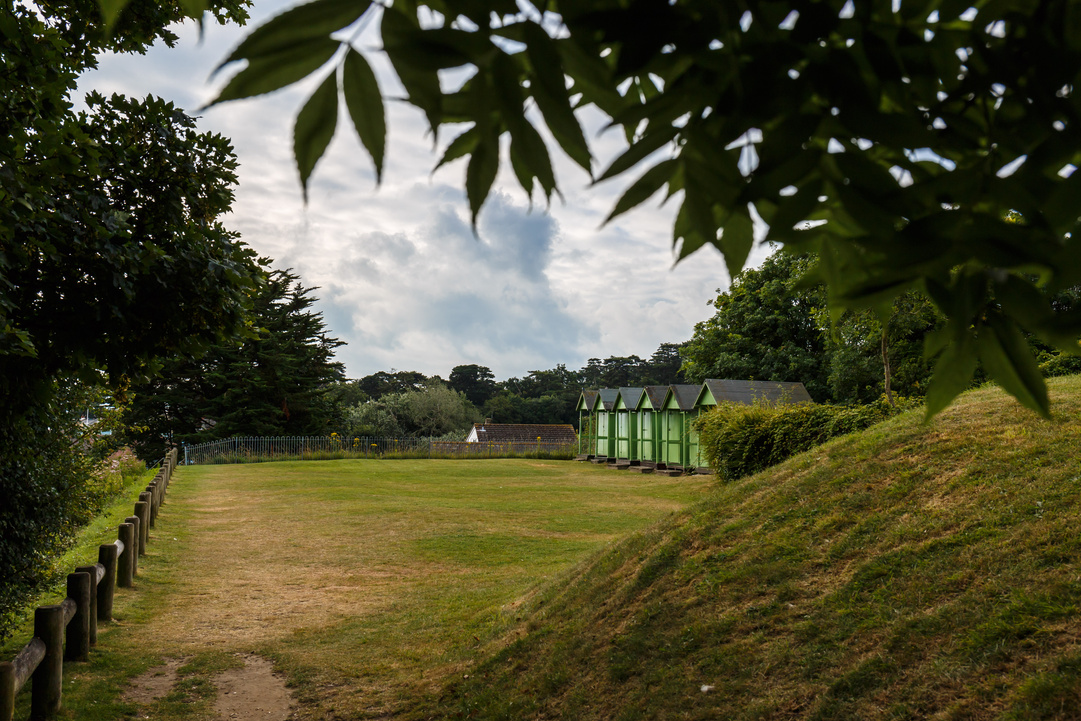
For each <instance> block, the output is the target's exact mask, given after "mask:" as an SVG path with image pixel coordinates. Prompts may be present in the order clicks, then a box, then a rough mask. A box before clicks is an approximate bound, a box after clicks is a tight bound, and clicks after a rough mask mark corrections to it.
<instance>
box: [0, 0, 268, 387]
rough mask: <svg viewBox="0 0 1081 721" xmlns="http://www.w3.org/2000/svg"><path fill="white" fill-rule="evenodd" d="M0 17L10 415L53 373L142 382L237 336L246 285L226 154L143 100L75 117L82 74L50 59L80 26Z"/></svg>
mask: <svg viewBox="0 0 1081 721" xmlns="http://www.w3.org/2000/svg"><path fill="white" fill-rule="evenodd" d="M45 5H46V7H47V8H50V9H51V10H54V11H59V10H61V9H64V8H63V7H60V6H56V7H54V6H53V5H51V4H49V3H46V4H45ZM5 17H6V18H7V19H8V22H9V24H12V25H14V27H13V28H8V29H9V30H11V31H12V32H14V33H15V35H14V36H13V37H12V38H10V43H9V44H5V45H4V49H3V50H2V51H0V52H2V57H0V61H2V63H3V65H4V67H5V68H6V72H5V73H0V76H3V77H2V79H0V91H2V92H3V97H4V98H5V103H4V104H3V105H2V106H0V113H2V114H3V125H4V126H5V127H7V128H10V129H11V130H10V133H9V134H8V135H7V137H6V139H4V140H0V164H2V172H0V247H3V248H4V249H5V252H4V253H3V254H0V398H3V399H4V401H5V402H6V403H13V404H15V405H18V406H21V405H22V404H23V403H25V402H28V401H31V400H32V399H35V398H39V397H41V396H42V394H47V393H48V390H49V388H50V382H51V380H50V379H51V378H53V377H55V376H58V375H61V374H63V375H75V376H77V377H80V378H82V379H84V380H86V381H88V382H98V381H99V380H100V377H99V374H98V371H99V370H100V369H104V370H105V371H107V373H108V375H109V378H110V379H111V381H112V382H114V383H117V382H120V380H121V379H123V378H124V377H125V376H131V377H136V376H144V375H146V374H147V372H148V370H151V369H152V368H153V361H154V359H155V358H156V357H157V356H159V355H162V354H166V353H176V352H198V351H199V350H201V349H203V348H205V347H206V345H207V343H208V342H209V341H211V340H213V339H215V338H218V337H222V336H225V335H233V334H236V333H238V332H241V331H242V330H243V320H244V313H245V310H246V307H247V305H248V301H247V292H248V290H249V289H250V288H251V287H252V286H253V285H254V282H255V278H256V277H257V276H258V274H259V272H258V269H257V267H256V265H255V262H254V253H253V252H252V251H251V250H250V249H249V248H247V247H246V246H244V245H243V244H242V243H239V242H238V241H237V239H236V236H235V234H233V233H231V232H229V231H227V230H226V229H225V228H224V226H223V225H222V224H221V223H220V221H219V218H220V216H221V215H222V214H223V213H225V212H227V211H228V210H229V207H230V204H231V203H232V199H233V194H232V185H233V184H234V183H235V181H236V175H235V172H234V171H235V168H236V160H235V158H234V156H233V154H232V148H231V147H230V145H229V143H228V142H227V141H226V140H225V139H224V138H222V137H221V136H216V135H212V134H210V133H198V132H196V130H195V120H194V119H193V118H190V117H188V116H187V115H185V114H184V113H182V112H181V111H180V110H178V109H177V108H175V107H174V106H173V105H172V104H171V103H166V102H164V101H162V100H159V99H156V98H147V99H145V100H142V101H135V100H129V99H127V98H123V97H120V96H113V97H111V98H108V99H107V98H105V97H103V96H101V95H98V94H96V93H90V94H89V95H88V97H87V105H88V106H89V108H90V110H89V111H88V112H87V113H80V114H76V113H74V112H72V111H71V110H70V106H69V103H68V97H69V95H70V93H71V91H72V89H73V88H74V82H75V76H76V72H77V71H79V70H81V69H83V68H84V67H85V66H86V64H87V63H88V62H89V61H88V60H87V59H86V58H83V57H81V56H80V55H79V52H80V48H79V47H75V46H70V45H66V44H65V37H67V35H68V34H70V33H71V32H75V31H74V30H72V27H73V24H75V23H77V22H79V20H78V19H77V18H66V17H56V16H50V17H49V19H50V22H51V24H48V25H47V24H45V23H42V22H41V21H40V20H39V19H37V17H36V15H35V14H34V11H33V10H27V9H26V8H23V7H21V6H19V7H16V8H15V9H14V12H13V13H12V12H10V11H8V12H6V13H5ZM84 39H85V38H84ZM114 44H115V43H114ZM140 47H141V46H140ZM43 68H44V71H43V70H42V69H43Z"/></svg>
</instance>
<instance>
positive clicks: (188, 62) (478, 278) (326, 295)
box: [80, 2, 764, 379]
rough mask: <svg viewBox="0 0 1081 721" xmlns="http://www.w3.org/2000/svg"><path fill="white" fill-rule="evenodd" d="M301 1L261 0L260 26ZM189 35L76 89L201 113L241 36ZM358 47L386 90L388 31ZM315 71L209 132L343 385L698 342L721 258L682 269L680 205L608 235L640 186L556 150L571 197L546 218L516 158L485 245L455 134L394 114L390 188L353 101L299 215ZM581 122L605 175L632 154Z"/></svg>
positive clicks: (491, 210) (400, 110)
mask: <svg viewBox="0 0 1081 721" xmlns="http://www.w3.org/2000/svg"><path fill="white" fill-rule="evenodd" d="M291 4H292V3H289V2H256V4H255V6H254V8H252V21H251V22H250V23H249V28H250V27H253V24H254V23H258V22H260V21H261V20H264V19H266V18H268V17H270V16H272V15H274V14H276V13H278V12H281V11H282V10H283V9H285V8H287V7H289V6H290V5H291ZM178 33H179V35H180V36H181V40H180V43H179V44H178V46H177V47H176V48H173V49H169V48H166V47H164V46H162V47H155V48H154V49H152V50H151V51H150V52H149V53H148V54H147V55H145V56H117V57H104V58H102V59H101V63H100V67H99V69H98V70H96V71H94V72H93V73H90V74H88V75H87V76H86V77H84V78H83V79H82V82H81V84H80V88H81V90H89V89H97V90H99V91H101V92H119V93H124V94H127V95H133V96H138V97H142V96H145V95H147V94H154V95H158V96H161V97H163V98H165V99H167V100H171V101H173V102H174V103H176V104H177V105H178V106H180V107H181V108H183V109H185V110H187V111H188V112H189V113H192V114H196V111H197V110H198V108H200V107H202V106H203V105H205V104H206V103H207V102H208V101H209V100H210V99H212V98H213V97H214V95H215V93H216V90H217V89H218V88H219V87H220V85H221V84H222V83H223V82H224V81H225V79H227V78H228V75H229V73H227V72H223V73H222V74H220V76H219V77H215V78H214V80H213V81H211V80H210V79H209V76H210V74H211V71H212V70H213V69H214V67H215V66H216V65H217V64H218V63H219V62H221V60H222V59H224V58H225V57H226V56H227V55H228V53H229V52H230V51H231V50H232V48H233V47H235V45H236V44H237V43H239V42H240V40H241V39H242V38H243V36H244V33H245V30H244V29H243V28H237V27H220V26H217V25H215V24H212V23H208V24H207V25H206V28H205V34H204V37H203V40H202V42H201V43H200V42H199V33H198V30H197V28H196V26H195V25H194V24H193V23H189V24H187V25H186V26H184V27H182V28H180V29H179V31H178ZM360 48H361V49H362V50H363V51H365V52H366V53H367V55H368V56H369V59H370V60H371V61H372V63H373V66H374V67H375V69H376V73H377V75H378V76H379V79H380V82H381V84H382V87H383V88H384V92H385V93H386V94H388V95H393V94H394V93H396V92H397V91H398V89H397V87H396V81H395V80H394V78H393V74H392V73H391V72H390V70H389V63H387V62H386V60H385V58H383V57H382V56H381V54H380V53H379V51H378V38H377V37H376V36H374V35H373V34H372V33H370V32H366V34H365V35H363V36H362V37H361V41H360ZM320 79H321V77H316V80H315V81H314V82H313V81H311V80H309V81H308V82H307V83H306V84H303V85H302V86H300V87H298V88H294V89H287V90H284V91H280V92H278V93H274V94H272V95H269V96H265V97H263V98H258V99H252V100H243V101H235V102H231V103H226V104H223V105H221V106H215V107H212V108H209V109H207V110H205V111H202V112H201V113H198V114H199V115H200V120H199V126H200V128H201V129H203V130H206V131H211V132H215V133H221V134H222V135H225V136H227V137H229V138H231V139H232V140H233V144H234V146H235V148H236V152H237V156H238V158H239V161H240V171H239V176H240V185H239V188H238V189H237V197H236V202H235V203H234V206H233V212H232V214H231V215H230V216H229V217H228V218H227V219H226V223H227V225H229V227H231V228H232V229H233V230H236V231H238V232H240V233H241V235H242V237H243V240H244V242H246V243H247V244H248V245H250V246H252V247H253V248H255V249H256V250H257V251H258V252H259V253H260V254H262V255H267V256H270V257H271V258H273V259H274V261H275V263H274V265H275V266H276V267H279V268H289V267H291V268H293V270H294V272H296V273H298V274H299V275H300V276H301V278H302V280H303V282H304V284H305V285H308V286H318V287H319V288H320V289H319V290H318V291H316V295H317V296H318V297H319V298H320V302H319V309H320V310H321V311H322V312H323V316H324V319H325V320H326V322H327V325H328V326H329V328H330V331H331V333H332V335H335V336H337V337H338V338H340V339H341V340H344V341H346V343H347V344H348V345H347V346H344V347H342V348H340V349H339V350H338V359H339V360H341V361H342V362H343V363H345V366H346V372H347V374H348V375H349V376H350V377H353V378H359V377H361V376H364V375H368V374H370V373H373V372H375V371H378V370H390V369H392V368H394V369H398V370H418V371H421V372H423V373H425V374H429V375H431V374H440V375H442V376H444V377H446V376H447V375H448V374H449V372H450V369H451V368H452V367H454V366H456V365H459V364H464V363H479V364H481V365H486V366H488V367H490V368H491V369H492V370H493V372H494V373H495V375H496V377H497V378H500V379H503V378H507V377H510V376H522V375H524V374H526V373H528V372H529V371H530V370H536V369H546V368H552V367H554V366H555V365H556V364H557V363H565V364H566V365H567V366H568V367H570V368H578V367H580V366H582V365H584V363H585V361H586V360H587V359H588V358H590V357H607V356H609V355H631V354H637V355H640V356H643V357H646V356H648V355H649V354H650V353H652V352H653V351H654V350H655V349H656V348H657V346H658V345H659V344H660V343H662V342H681V341H684V340H686V339H687V338H689V337H690V335H691V333H692V332H693V329H694V324H695V323H696V322H698V321H701V320H704V319H705V318H707V317H709V315H710V311H711V310H712V309H711V308H710V307H709V306H708V303H709V301H711V300H712V299H713V298H714V297H715V295H716V289H717V288H723V287H727V284H728V276H727V273H726V272H725V270H724V262H723V260H722V258H721V256H720V254H719V253H717V252H716V251H714V250H713V249H705V250H702V251H699V252H698V253H696V254H695V255H694V256H692V257H691V258H690V259H688V260H686V261H684V262H682V263H680V264H678V265H674V255H673V252H672V245H671V222H672V214H673V212H674V208H675V205H674V204H669V205H668V206H666V207H664V208H659V207H658V200H657V199H654V200H652V201H649V202H647V203H646V204H645V205H643V206H642V207H640V208H639V209H637V210H636V211H632V212H631V213H628V214H626V215H624V216H622V217H621V218H619V219H617V220H616V221H614V222H613V223H611V224H609V225H606V226H604V227H602V226H601V223H602V222H603V220H604V218H605V217H606V216H607V214H608V212H609V210H610V209H611V207H612V205H613V204H614V203H615V200H616V199H617V198H618V197H619V194H620V193H621V191H622V189H623V188H624V187H625V186H626V184H628V183H629V182H630V181H631V180H633V176H632V177H629V178H628V179H626V180H623V181H620V180H618V179H617V180H616V181H612V182H608V183H605V184H603V185H600V186H597V187H590V186H589V177H588V176H587V175H586V174H585V173H584V172H583V171H582V170H581V169H579V168H578V167H577V166H576V165H574V164H573V163H572V162H571V161H570V160H569V159H567V158H566V157H565V156H563V155H562V154H561V152H560V151H554V158H553V159H554V163H555V166H556V172H557V177H558V178H559V181H560V185H561V188H562V190H563V195H564V197H565V202H561V201H559V200H558V199H554V200H553V202H552V206H551V208H550V209H546V208H545V206H544V201H543V198H539V199H537V198H535V201H536V202H535V205H534V207H533V208H532V209H531V208H530V203H529V199H528V198H527V197H526V196H525V193H524V192H523V191H522V190H521V188H520V187H518V185H517V183H516V181H515V180H514V176H513V174H512V173H511V171H510V168H509V165H507V167H504V168H501V170H500V173H499V176H498V178H497V181H496V186H495V189H494V191H493V195H492V196H491V197H490V199H489V201H488V203H487V204H486V206H485V208H484V210H483V211H482V213H481V217H480V222H479V230H480V233H479V235H480V237H479V238H477V237H475V236H474V235H473V233H472V230H471V229H470V227H469V207H468V204H467V203H466V200H465V196H464V192H463V191H462V186H463V182H464V174H465V166H464V161H457V162H455V163H451V164H449V165H447V166H445V167H444V168H441V169H440V170H439V172H437V173H435V174H432V172H431V170H432V168H433V167H434V165H435V163H436V161H437V160H438V158H439V155H440V154H439V150H438V148H439V147H443V146H445V144H446V143H447V142H449V140H451V139H452V138H453V135H454V133H453V132H451V133H447V134H446V137H444V136H442V135H441V136H440V137H439V138H438V140H437V141H436V142H433V138H432V137H431V135H430V134H427V132H426V125H425V123H424V120H423V117H422V115H421V114H420V113H419V111H416V110H414V109H413V108H411V107H410V106H408V105H407V104H405V103H403V102H391V103H390V104H389V107H388V125H389V130H388V151H387V156H388V157H387V162H386V165H385V167H384V174H383V183H382V185H381V186H379V187H378V188H377V187H376V185H375V180H374V172H373V169H372V167H371V164H370V161H369V160H368V157H367V155H366V154H365V153H364V151H363V149H362V148H361V147H360V144H359V142H358V141H357V140H356V138H355V136H354V135H353V134H352V127H351V126H350V125H349V121H348V119H347V118H346V117H345V116H344V109H343V110H342V112H343V116H342V117H341V118H340V120H339V126H338V132H337V134H336V135H335V139H334V141H333V142H332V144H331V147H330V149H329V151H328V154H327V156H326V157H324V158H323V160H322V161H320V163H319V165H318V166H317V167H316V169H315V174H314V176H313V179H312V181H310V184H309V196H310V199H309V203H308V205H307V207H305V206H304V204H303V201H302V197H301V191H300V184H299V179H298V177H297V174H296V170H295V168H294V165H293V160H292V125H293V120H294V118H295V115H296V112H297V111H298V109H299V108H300V106H301V104H302V103H303V101H304V99H305V98H306V97H307V94H308V93H310V92H311V91H312V90H313V89H314V87H315V83H316V82H318V80H320ZM580 119H581V120H582V122H583V125H584V127H585V129H586V133H587V137H588V138H589V140H590V143H591V145H592V147H593V149H594V154H595V155H596V156H597V157H598V158H600V160H599V162H598V163H597V165H595V170H599V169H602V168H603V167H604V166H605V163H606V160H607V159H610V158H611V157H614V155H615V154H616V153H618V152H619V151H620V150H621V149H622V148H623V147H625V146H624V144H623V141H622V136H621V134H619V133H617V132H609V133H604V134H602V133H601V132H600V130H601V128H602V127H603V118H601V117H599V116H597V115H589V114H588V113H587V114H583V115H580ZM763 256H764V252H763V251H761V250H760V251H757V252H756V254H755V257H757V258H758V260H760V259H761V257H763Z"/></svg>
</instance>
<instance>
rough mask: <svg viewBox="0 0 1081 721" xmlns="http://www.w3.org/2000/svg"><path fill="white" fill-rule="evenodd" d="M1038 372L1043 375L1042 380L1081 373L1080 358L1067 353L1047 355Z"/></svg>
mask: <svg viewBox="0 0 1081 721" xmlns="http://www.w3.org/2000/svg"><path fill="white" fill-rule="evenodd" d="M1040 372H1041V373H1043V375H1044V378H1055V377H1057V376H1069V375H1074V374H1075V373H1081V356H1078V355H1070V354H1068V353H1055V354H1053V355H1049V356H1048V357H1047V359H1046V360H1044V361H1043V362H1042V363H1040Z"/></svg>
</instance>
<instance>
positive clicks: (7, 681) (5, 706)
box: [0, 661, 15, 721]
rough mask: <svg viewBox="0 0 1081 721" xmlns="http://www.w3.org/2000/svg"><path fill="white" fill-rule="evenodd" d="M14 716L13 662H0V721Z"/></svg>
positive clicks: (5, 720)
mask: <svg viewBox="0 0 1081 721" xmlns="http://www.w3.org/2000/svg"><path fill="white" fill-rule="evenodd" d="M14 718H15V664H13V663H12V662H11V661H2V662H0V721H13V719H14Z"/></svg>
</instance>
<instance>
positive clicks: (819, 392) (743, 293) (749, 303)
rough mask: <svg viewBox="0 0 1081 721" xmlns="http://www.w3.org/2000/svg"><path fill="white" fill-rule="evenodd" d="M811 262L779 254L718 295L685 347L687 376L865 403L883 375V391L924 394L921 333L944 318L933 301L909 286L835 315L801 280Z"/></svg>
mask: <svg viewBox="0 0 1081 721" xmlns="http://www.w3.org/2000/svg"><path fill="white" fill-rule="evenodd" d="M814 264H815V257H814V256H813V255H809V256H796V255H794V254H792V253H786V252H784V250H781V251H779V252H776V253H774V254H773V255H771V256H769V257H768V258H767V259H766V260H765V262H764V263H763V264H762V266H761V267H760V268H757V269H754V268H749V269H746V270H744V271H742V272H741V273H740V274H739V275H737V276H736V277H735V278H734V279H733V281H732V285H731V287H730V288H729V289H728V290H726V291H719V295H718V296H717V298H716V300H714V301H713V306H714V308H716V309H717V312H716V313H715V314H714V315H713V317H712V318H710V319H708V320H705V321H703V322H701V323H698V324H697V325H696V326H695V331H694V336H693V337H692V338H691V340H690V341H688V342H687V343H686V344H685V345H684V347H683V351H682V353H683V357H684V365H683V372H684V373H685V374H686V375H687V377H688V378H689V379H690V380H692V381H694V382H699V383H700V382H702V381H704V380H705V379H707V378H740V379H747V380H774V381H798V382H801V383H803V384H804V385H805V386H806V387H807V391H808V392H809V393H810V394H811V397H812V398H814V399H816V400H819V401H826V402H834V403H869V402H871V401H873V400H874V399H876V398H878V397H879V396H880V395H882V394H883V393H886V392H887V387H886V384H885V381H886V380H887V379H888V380H889V390H890V393H898V394H900V395H902V396H911V397H922V396H923V395H924V394H925V393H926V392H927V387H928V385H929V383H930V380H931V373H932V365H931V363H930V362H929V361H928V360H927V359H926V357H925V354H924V345H925V343H924V339H925V337H926V336H927V335H928V334H929V333H932V332H933V331H935V330H937V329H938V328H940V327H941V326H942V323H943V320H944V319H943V318H942V316H941V314H940V313H938V311H937V310H936V309H935V307H934V305H933V304H932V303H931V302H930V301H929V300H928V299H927V297H926V296H924V295H922V294H921V293H919V292H916V291H908V292H906V293H903V294H901V295H900V296H898V297H897V298H895V299H894V300H893V301H892V302H890V303H888V304H886V305H885V306H884V307H883V308H880V309H876V310H847V311H842V312H839V313H838V312H836V311H835V310H833V309H831V306H830V303H829V301H828V298H827V294H826V289H825V288H824V287H823V286H822V285H821V284H815V283H812V282H809V281H808V278H807V273H808V271H809V270H810V269H811V268H813V266H814ZM882 316H885V317H886V322H885V328H886V337H885V347H883V322H882V320H881V317H882ZM883 351H885V354H886V355H885V358H884V357H883ZM885 361H888V363H887V362H885Z"/></svg>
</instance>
